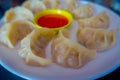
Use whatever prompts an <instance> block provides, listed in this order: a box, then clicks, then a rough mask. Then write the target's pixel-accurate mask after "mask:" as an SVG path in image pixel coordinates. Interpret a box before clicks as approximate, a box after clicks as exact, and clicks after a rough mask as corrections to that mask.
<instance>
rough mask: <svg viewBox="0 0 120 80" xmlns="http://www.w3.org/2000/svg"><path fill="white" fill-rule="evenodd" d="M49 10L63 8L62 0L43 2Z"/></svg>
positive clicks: (44, 0)
mask: <svg viewBox="0 0 120 80" xmlns="http://www.w3.org/2000/svg"><path fill="white" fill-rule="evenodd" d="M43 2H44V4H45V6H46V7H47V8H61V4H60V0H43Z"/></svg>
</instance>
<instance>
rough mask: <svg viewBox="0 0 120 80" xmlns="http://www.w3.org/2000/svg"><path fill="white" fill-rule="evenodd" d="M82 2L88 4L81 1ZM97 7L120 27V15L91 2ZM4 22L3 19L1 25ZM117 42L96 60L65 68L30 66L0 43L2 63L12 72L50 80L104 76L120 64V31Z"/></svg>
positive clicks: (52, 65) (99, 54)
mask: <svg viewBox="0 0 120 80" xmlns="http://www.w3.org/2000/svg"><path fill="white" fill-rule="evenodd" d="M80 4H88V2H85V1H81V2H80ZM89 4H91V5H93V6H94V7H95V8H96V12H97V13H99V12H101V11H106V12H107V13H108V15H109V17H110V27H109V28H111V29H112V28H115V27H120V17H119V16H118V15H116V14H115V13H113V12H112V11H111V10H109V9H107V8H104V7H102V6H100V5H97V4H94V3H89ZM2 23H4V20H3V19H2V20H1V21H0V25H2ZM116 38H117V39H116V40H117V41H116V44H115V45H114V46H113V47H112V48H111V49H109V50H107V51H104V52H101V53H97V56H96V57H95V59H94V60H92V61H90V62H89V63H87V64H85V65H84V66H83V67H82V68H80V69H70V68H63V67H60V66H58V65H56V64H54V63H52V64H51V65H50V66H48V67H33V66H28V65H26V64H25V63H24V61H23V60H22V59H21V58H20V57H19V56H18V54H17V50H15V49H9V48H7V47H5V46H3V45H2V44H0V64H1V65H2V66H3V67H5V68H6V69H7V70H9V71H10V72H12V73H14V74H16V75H18V76H21V77H23V78H26V79H32V80H33V79H39V80H40V79H48V80H53V79H55V80H59V79H60V80H63V79H67V80H72V79H74V80H80V79H82V80H84V79H95V78H98V77H102V76H104V75H106V74H108V73H110V72H112V71H113V70H115V69H116V68H117V67H119V66H120V44H119V43H120V31H119V32H118V33H117V37H116Z"/></svg>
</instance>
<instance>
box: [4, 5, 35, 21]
mask: <svg viewBox="0 0 120 80" xmlns="http://www.w3.org/2000/svg"><path fill="white" fill-rule="evenodd" d="M33 18H34V16H33V14H32V12H31V11H30V10H28V9H26V8H24V7H21V6H17V7H14V8H10V9H9V10H7V11H6V12H5V22H7V23H8V22H12V21H15V20H18V19H22V20H29V21H32V20H33Z"/></svg>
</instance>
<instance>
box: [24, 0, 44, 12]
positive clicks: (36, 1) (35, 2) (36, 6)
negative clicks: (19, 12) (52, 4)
mask: <svg viewBox="0 0 120 80" xmlns="http://www.w3.org/2000/svg"><path fill="white" fill-rule="evenodd" d="M23 6H24V7H25V8H27V9H29V10H31V11H32V12H33V14H36V13H38V12H40V11H41V10H44V9H46V6H45V5H44V3H43V1H40V0H27V1H25V2H24V3H23Z"/></svg>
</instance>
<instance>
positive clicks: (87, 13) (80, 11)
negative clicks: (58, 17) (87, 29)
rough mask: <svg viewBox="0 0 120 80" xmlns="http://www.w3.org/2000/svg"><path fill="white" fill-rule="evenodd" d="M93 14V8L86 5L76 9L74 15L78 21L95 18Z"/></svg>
mask: <svg viewBox="0 0 120 80" xmlns="http://www.w3.org/2000/svg"><path fill="white" fill-rule="evenodd" d="M93 12H94V8H93V6H91V5H89V4H86V5H83V6H79V7H77V8H75V9H74V10H73V12H72V13H73V15H74V17H75V18H76V19H84V18H89V17H91V16H93Z"/></svg>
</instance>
